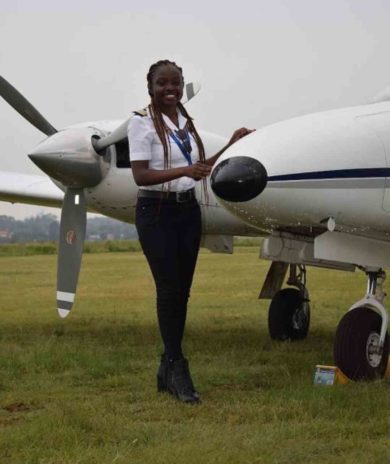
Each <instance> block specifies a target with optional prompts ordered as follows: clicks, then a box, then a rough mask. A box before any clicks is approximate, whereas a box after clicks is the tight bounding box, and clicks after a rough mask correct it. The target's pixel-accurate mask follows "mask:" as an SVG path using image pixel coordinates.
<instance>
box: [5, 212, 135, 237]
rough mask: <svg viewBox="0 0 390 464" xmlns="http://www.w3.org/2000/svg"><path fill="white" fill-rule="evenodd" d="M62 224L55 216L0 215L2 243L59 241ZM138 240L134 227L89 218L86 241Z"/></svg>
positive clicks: (99, 218)
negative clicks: (19, 217)
mask: <svg viewBox="0 0 390 464" xmlns="http://www.w3.org/2000/svg"><path fill="white" fill-rule="evenodd" d="M59 230H60V223H59V220H58V219H57V217H56V216H55V215H54V214H39V215H37V216H32V217H29V218H25V219H22V220H18V219H15V218H14V217H12V216H5V215H0V243H15V242H46V241H57V240H58V235H59ZM134 238H137V232H136V229H135V227H134V226H133V225H131V224H126V223H124V222H121V221H117V220H115V219H110V218H106V217H91V218H90V217H88V218H87V230H86V240H120V239H134Z"/></svg>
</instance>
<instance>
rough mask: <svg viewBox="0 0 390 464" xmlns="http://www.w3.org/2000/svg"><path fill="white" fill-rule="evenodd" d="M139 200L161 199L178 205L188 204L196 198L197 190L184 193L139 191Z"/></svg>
mask: <svg viewBox="0 0 390 464" xmlns="http://www.w3.org/2000/svg"><path fill="white" fill-rule="evenodd" d="M138 198H159V199H161V200H170V201H174V202H176V203H187V202H188V201H191V200H193V199H194V198H196V197H195V189H194V188H192V189H190V190H184V191H183V192H162V191H160V190H144V189H139V190H138Z"/></svg>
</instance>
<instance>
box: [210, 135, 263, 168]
mask: <svg viewBox="0 0 390 464" xmlns="http://www.w3.org/2000/svg"><path fill="white" fill-rule="evenodd" d="M254 130H255V129H247V128H246V127H241V128H240V129H237V130H236V131H234V133H233V135H232V136H231V138H230V140H229V142H228V144H227V145H225V146H224V147H223V148H222V149H221V150H219V152H218V153H216V154H215V155H214V156H212V157H211V158H208V159H207V160H206V164H208V165H209V166H213V165H214V163H215V162H216V161H217V159H218V158H219V157H220V156H221V155H222V153H223V152H224V151H225V150H226V149H227V148H229V147H230V146H231V145H233V143H235V142H237V140H239V139H241V138H242V137H245V136H246V135H248V134H250V133H251V132H253V131H254Z"/></svg>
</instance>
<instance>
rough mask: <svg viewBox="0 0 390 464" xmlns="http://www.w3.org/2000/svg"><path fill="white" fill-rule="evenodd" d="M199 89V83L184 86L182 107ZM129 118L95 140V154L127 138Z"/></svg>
mask: <svg viewBox="0 0 390 464" xmlns="http://www.w3.org/2000/svg"><path fill="white" fill-rule="evenodd" d="M200 89H201V85H200V83H199V82H189V83H188V84H186V85H185V86H184V89H183V98H182V99H181V102H182V103H183V105H185V104H186V103H187V102H189V101H190V100H191V98H194V97H195V95H196V94H197V93H198V92H199V91H200ZM131 117H132V116H130V118H131ZM130 118H128V119H126V121H125V122H123V123H122V124H121V125H120V126H119V127H118V128H117V129H115V130H114V131H113V132H111V134H110V135H107V137H103V138H102V139H97V140H95V141H94V148H95V150H96V152H97V153H99V152H101V151H103V150H104V149H105V148H107V147H109V146H110V145H113V144H114V143H117V142H119V141H120V140H123V139H125V138H126V137H127V126H128V125H129V121H130Z"/></svg>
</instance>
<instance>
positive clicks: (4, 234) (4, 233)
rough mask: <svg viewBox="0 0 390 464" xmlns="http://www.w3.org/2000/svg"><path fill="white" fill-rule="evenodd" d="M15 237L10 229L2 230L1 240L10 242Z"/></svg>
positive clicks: (0, 232) (0, 230) (0, 231)
mask: <svg viewBox="0 0 390 464" xmlns="http://www.w3.org/2000/svg"><path fill="white" fill-rule="evenodd" d="M12 236H13V232H11V231H10V230H9V229H0V240H10V239H11V238H12Z"/></svg>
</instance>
